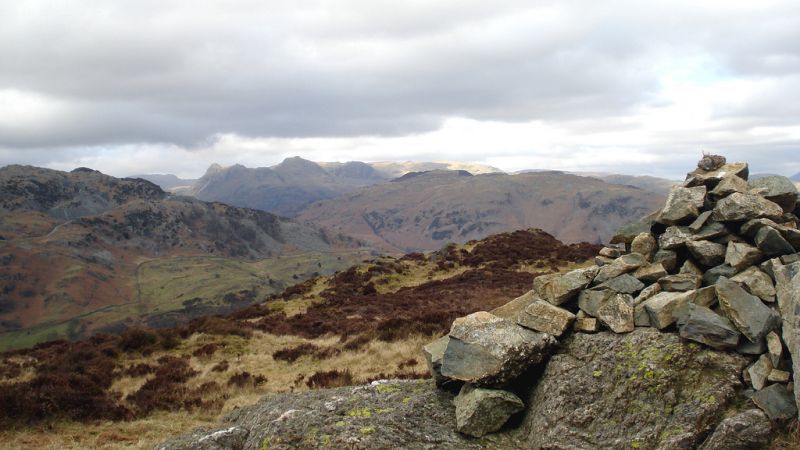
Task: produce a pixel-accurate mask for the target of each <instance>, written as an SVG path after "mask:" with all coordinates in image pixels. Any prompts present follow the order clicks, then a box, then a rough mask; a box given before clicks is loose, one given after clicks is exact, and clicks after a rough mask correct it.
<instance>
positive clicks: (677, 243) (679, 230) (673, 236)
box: [658, 226, 692, 250]
mask: <svg viewBox="0 0 800 450" xmlns="http://www.w3.org/2000/svg"><path fill="white" fill-rule="evenodd" d="M691 238H692V231H691V230H689V227H681V226H671V227H668V228H667V229H666V231H664V233H663V234H662V235H661V236H659V237H658V246H659V248H661V249H662V250H674V249H676V248H680V247H683V245H684V244H686V241H688V240H690V239H691Z"/></svg>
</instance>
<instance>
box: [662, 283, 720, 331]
mask: <svg viewBox="0 0 800 450" xmlns="http://www.w3.org/2000/svg"><path fill="white" fill-rule="evenodd" d="M716 302H717V290H716V289H715V288H714V286H708V287H704V288H700V289H695V290H693V291H689V292H688V293H687V298H686V301H685V302H683V303H681V304H680V305H678V307H677V308H675V310H674V311H672V318H673V319H675V321H676V322H677V323H678V325H680V324H681V323H682V322H683V320H684V318H685V317H686V315H687V314H688V313H689V306H691V305H699V306H703V307H706V308H710V307H711V306H712V305H714V303H716Z"/></svg>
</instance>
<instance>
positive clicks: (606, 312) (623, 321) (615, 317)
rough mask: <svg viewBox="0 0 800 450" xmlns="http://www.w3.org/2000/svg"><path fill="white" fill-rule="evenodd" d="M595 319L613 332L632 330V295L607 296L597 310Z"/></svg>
mask: <svg viewBox="0 0 800 450" xmlns="http://www.w3.org/2000/svg"><path fill="white" fill-rule="evenodd" d="M597 319H598V320H600V322H601V323H602V324H603V325H605V326H607V327H608V328H609V329H611V331H613V332H615V333H629V332H631V331H633V329H634V327H635V325H634V321H633V297H631V296H630V295H626V294H616V295H613V296H611V297H609V298H608V299H607V300H606V301H605V302H604V303H603V304H602V305H601V306H600V308H599V309H598V310H597Z"/></svg>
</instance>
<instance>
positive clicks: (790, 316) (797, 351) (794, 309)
mask: <svg viewBox="0 0 800 450" xmlns="http://www.w3.org/2000/svg"><path fill="white" fill-rule="evenodd" d="M774 269H775V290H776V292H777V297H778V307H779V308H780V311H781V319H782V321H783V327H782V334H781V337H783V343H784V344H786V349H787V350H788V351H789V353H790V354H791V356H792V371H793V372H794V373H796V374H800V341H798V339H797V338H796V335H797V333H798V331H799V330H798V329H797V327H798V324H800V262H797V263H792V264H788V265H785V266H784V265H776V266H775V267H774ZM794 396H795V399H796V401H800V383H795V391H794Z"/></svg>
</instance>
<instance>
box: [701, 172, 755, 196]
mask: <svg viewBox="0 0 800 450" xmlns="http://www.w3.org/2000/svg"><path fill="white" fill-rule="evenodd" d="M747 190H748V186H747V181H745V180H743V179H741V178H739V177H737V176H736V175H726V176H724V177H722V179H720V180H719V183H718V184H717V186H716V187H714V189H712V190H711V192H709V194H710V195H711V197H713V198H715V199H721V198H725V197H727V196H729V195H731V194H733V193H736V192H739V193H745V192H747Z"/></svg>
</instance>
